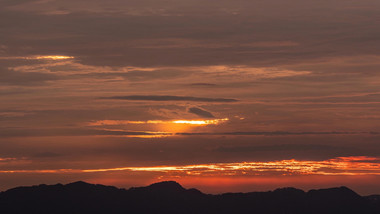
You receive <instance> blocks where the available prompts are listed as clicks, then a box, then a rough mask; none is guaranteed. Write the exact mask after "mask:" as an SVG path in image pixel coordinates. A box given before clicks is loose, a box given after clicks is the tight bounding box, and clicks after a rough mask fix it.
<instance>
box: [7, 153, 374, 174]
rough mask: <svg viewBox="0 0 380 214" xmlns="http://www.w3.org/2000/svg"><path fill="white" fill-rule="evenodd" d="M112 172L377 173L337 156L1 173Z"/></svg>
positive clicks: (369, 164) (363, 161)
mask: <svg viewBox="0 0 380 214" xmlns="http://www.w3.org/2000/svg"><path fill="white" fill-rule="evenodd" d="M112 171H128V172H155V173H161V174H163V175H175V176H180V177H181V176H190V175H192V176H201V177H202V176H235V175H244V176H256V175H272V174H277V175H283V176H285V175H288V176H289V175H350V176H355V175H380V158H378V157H366V156H357V157H338V158H334V159H329V160H324V161H301V160H294V159H292V160H281V161H268V162H239V163H214V164H198V165H185V166H149V167H118V168H104V169H52V170H3V171H0V173H99V172H112Z"/></svg>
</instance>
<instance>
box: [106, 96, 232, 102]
mask: <svg viewBox="0 0 380 214" xmlns="http://www.w3.org/2000/svg"><path fill="white" fill-rule="evenodd" d="M100 99H111V100H136V101H187V102H222V103H231V102H238V100H236V99H228V98H208V97H188V96H170V95H167V96H160V95H128V96H112V97H101V98H100Z"/></svg>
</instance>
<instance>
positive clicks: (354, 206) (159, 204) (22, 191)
mask: <svg viewBox="0 0 380 214" xmlns="http://www.w3.org/2000/svg"><path fill="white" fill-rule="evenodd" d="M0 213H1V214H21V213H22V214H25V213H28V214H37V213H38V214H63V213H65V214H98V213H99V214H100V213H102V214H121V213H124V214H126V213H133V214H134V213H136V214H137V213H138V214H144V213H150V214H151V213H158V214H161V213H162V214H171V213H173V214H174V213H176V214H187V213H194V214H202V213H205V214H206V213H207V214H213V213H215V214H216V213H218V214H223V213H232V214H237V213H258V214H330V213H331V214H346V213H348V214H351V213H352V214H379V213H380V196H379V195H373V196H366V197H362V196H360V195H358V194H356V193H355V192H354V191H352V190H350V189H348V188H347V187H338V188H330V189H320V190H311V191H308V192H304V191H302V190H299V189H295V188H282V189H277V190H274V191H268V192H250V193H225V194H219V195H211V194H204V193H202V192H200V191H199V190H197V189H185V188H183V187H182V186H181V185H180V184H178V183H176V182H174V181H165V182H161V183H155V184H152V185H150V186H147V187H137V188H130V189H128V190H126V189H118V188H116V187H112V186H104V185H94V184H88V183H85V182H82V181H79V182H75V183H70V184H67V185H62V184H56V185H39V186H31V187H17V188H14V189H10V190H8V191H5V192H1V193H0Z"/></svg>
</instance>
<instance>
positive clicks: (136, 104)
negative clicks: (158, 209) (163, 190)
mask: <svg viewBox="0 0 380 214" xmlns="http://www.w3.org/2000/svg"><path fill="white" fill-rule="evenodd" d="M379 26H380V1H379V0H361V1H353V0H329V1H324V0H319V1H316V0H265V1H263V0H218V1H216V0H112V1H109V0H80V1H78V0H0V191H3V190H6V189H8V188H11V187H15V186H20V185H33V184H40V183H46V184H55V183H69V182H73V181H78V180H83V181H87V182H90V183H101V184H107V185H115V186H117V187H123V188H129V187H131V186H142V185H147V184H150V183H154V182H159V181H165V180H175V181H178V182H179V183H181V184H182V185H183V186H185V187H195V188H198V189H200V190H202V191H204V192H206V193H220V192H226V191H233V192H239V191H242V192H247V191H263V190H272V189H275V188H278V187H287V186H293V187H297V188H302V189H304V190H308V189H311V188H327V187H333V186H343V185H345V186H348V187H350V188H352V189H353V190H355V191H357V192H358V193H360V194H363V195H366V194H374V193H380V27H379Z"/></svg>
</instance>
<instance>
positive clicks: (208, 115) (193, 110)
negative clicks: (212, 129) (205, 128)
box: [188, 107, 215, 118]
mask: <svg viewBox="0 0 380 214" xmlns="http://www.w3.org/2000/svg"><path fill="white" fill-rule="evenodd" d="M188 112H189V113H192V114H196V115H198V116H200V117H203V118H214V117H215V116H214V115H213V114H212V113H211V112H208V111H205V110H203V109H200V108H197V107H192V108H189V110H188Z"/></svg>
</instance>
